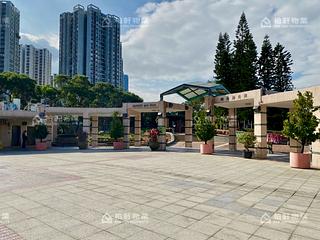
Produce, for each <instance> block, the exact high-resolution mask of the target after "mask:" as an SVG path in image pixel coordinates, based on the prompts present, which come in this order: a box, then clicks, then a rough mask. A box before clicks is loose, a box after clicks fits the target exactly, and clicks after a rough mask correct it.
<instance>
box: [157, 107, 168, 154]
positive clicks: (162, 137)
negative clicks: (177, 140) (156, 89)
mask: <svg viewBox="0 0 320 240" xmlns="http://www.w3.org/2000/svg"><path fill="white" fill-rule="evenodd" d="M159 112H160V113H161V115H160V116H159V118H158V129H159V131H160V134H159V143H160V148H159V150H160V151H165V150H166V146H167V141H166V103H165V102H164V101H161V102H159Z"/></svg>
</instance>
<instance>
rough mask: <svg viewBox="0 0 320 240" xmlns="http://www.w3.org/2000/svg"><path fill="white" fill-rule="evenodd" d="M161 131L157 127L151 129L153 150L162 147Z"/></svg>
mask: <svg viewBox="0 0 320 240" xmlns="http://www.w3.org/2000/svg"><path fill="white" fill-rule="evenodd" d="M159 134H160V131H159V130H158V129H156V128H153V129H151V130H150V138H149V143H148V144H149V147H150V149H151V151H156V150H158V149H159V148H160V143H159V142H158V136H159Z"/></svg>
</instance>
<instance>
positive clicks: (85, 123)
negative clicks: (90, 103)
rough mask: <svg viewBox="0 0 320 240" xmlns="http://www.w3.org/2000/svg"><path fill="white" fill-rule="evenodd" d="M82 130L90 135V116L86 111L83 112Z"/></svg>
mask: <svg viewBox="0 0 320 240" xmlns="http://www.w3.org/2000/svg"><path fill="white" fill-rule="evenodd" d="M82 131H83V132H86V133H87V134H88V137H89V135H90V117H89V115H88V113H83V122H82Z"/></svg>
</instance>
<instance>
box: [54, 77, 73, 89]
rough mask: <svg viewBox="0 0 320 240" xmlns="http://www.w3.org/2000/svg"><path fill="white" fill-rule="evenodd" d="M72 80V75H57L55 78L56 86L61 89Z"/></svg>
mask: <svg viewBox="0 0 320 240" xmlns="http://www.w3.org/2000/svg"><path fill="white" fill-rule="evenodd" d="M70 80H71V77H69V76H66V75H61V74H60V75H57V76H56V77H55V78H54V86H56V87H57V88H58V89H61V88H62V87H63V86H65V85H66V84H68V82H69V81H70Z"/></svg>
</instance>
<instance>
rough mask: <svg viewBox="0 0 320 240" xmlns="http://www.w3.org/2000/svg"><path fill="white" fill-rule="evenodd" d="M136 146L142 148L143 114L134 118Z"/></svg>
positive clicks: (138, 114)
mask: <svg viewBox="0 0 320 240" xmlns="http://www.w3.org/2000/svg"><path fill="white" fill-rule="evenodd" d="M134 145H135V146H136V147H140V146H141V113H137V114H136V115H135V117H134Z"/></svg>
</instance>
